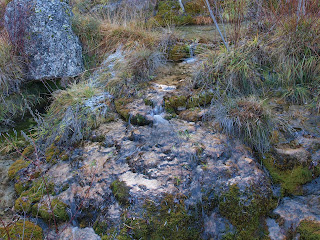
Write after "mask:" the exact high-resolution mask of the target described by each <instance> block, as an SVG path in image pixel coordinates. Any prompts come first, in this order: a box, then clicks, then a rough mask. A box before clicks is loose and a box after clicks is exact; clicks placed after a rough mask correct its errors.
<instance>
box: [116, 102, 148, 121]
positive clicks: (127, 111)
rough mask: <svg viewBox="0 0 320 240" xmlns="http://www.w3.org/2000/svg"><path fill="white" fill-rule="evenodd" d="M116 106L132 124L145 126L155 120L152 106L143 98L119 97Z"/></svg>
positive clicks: (122, 115)
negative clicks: (152, 114)
mask: <svg viewBox="0 0 320 240" xmlns="http://www.w3.org/2000/svg"><path fill="white" fill-rule="evenodd" d="M115 106H116V110H117V112H118V113H119V114H120V115H121V117H122V118H123V119H125V120H126V121H128V122H130V123H131V124H134V125H139V126H143V125H148V124H150V123H152V122H153V118H152V116H151V115H150V113H151V112H152V108H151V106H148V105H146V104H145V102H144V101H143V100H142V99H139V100H133V99H124V98H121V99H117V100H116V101H115Z"/></svg>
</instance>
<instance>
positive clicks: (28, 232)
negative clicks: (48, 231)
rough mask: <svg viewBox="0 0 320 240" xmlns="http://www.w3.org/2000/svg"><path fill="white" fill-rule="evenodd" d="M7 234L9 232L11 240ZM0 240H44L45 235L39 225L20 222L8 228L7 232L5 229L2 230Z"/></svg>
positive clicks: (0, 230)
mask: <svg viewBox="0 0 320 240" xmlns="http://www.w3.org/2000/svg"><path fill="white" fill-rule="evenodd" d="M7 232H9V238H8V233H7ZM0 239H5V240H7V239H11V240H18V239H19V240H20V239H33V240H42V239H43V234H42V229H41V228H40V227H39V226H38V225H36V224H34V223H32V222H29V221H23V220H19V221H18V222H16V223H14V224H13V225H12V226H10V227H8V228H7V231H6V230H5V229H4V228H0Z"/></svg>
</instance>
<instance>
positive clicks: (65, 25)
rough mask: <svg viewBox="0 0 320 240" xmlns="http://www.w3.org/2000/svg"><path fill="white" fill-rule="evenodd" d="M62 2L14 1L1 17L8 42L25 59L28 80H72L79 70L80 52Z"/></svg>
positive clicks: (80, 67) (80, 65) (81, 69)
mask: <svg viewBox="0 0 320 240" xmlns="http://www.w3.org/2000/svg"><path fill="white" fill-rule="evenodd" d="M71 17H72V12H71V9H70V7H69V6H68V3H67V2H65V1H59V0H54V1H49V0H27V1H22V0H14V1H11V2H10V3H9V4H8V6H7V9H6V13H5V26H6V29H7V30H8V32H9V35H10V38H11V39H12V40H13V42H14V43H15V44H16V45H17V47H18V48H21V49H19V50H20V51H23V54H24V56H26V57H27V58H28V61H27V62H28V72H27V77H28V78H29V79H31V80H40V79H49V78H61V77H73V76H77V75H79V74H80V73H81V72H82V71H83V70H84V68H83V61H82V48H81V45H80V42H79V40H78V38H77V37H76V36H75V34H74V33H73V31H72V28H71Z"/></svg>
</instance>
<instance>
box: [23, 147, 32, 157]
mask: <svg viewBox="0 0 320 240" xmlns="http://www.w3.org/2000/svg"><path fill="white" fill-rule="evenodd" d="M33 152H34V146H33V145H29V146H27V147H26V148H25V149H24V150H23V152H22V156H23V157H29V156H30V155H31V154H32V153H33Z"/></svg>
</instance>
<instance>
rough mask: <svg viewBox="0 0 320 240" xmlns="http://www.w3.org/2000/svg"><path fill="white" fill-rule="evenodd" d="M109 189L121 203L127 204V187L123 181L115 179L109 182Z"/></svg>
mask: <svg viewBox="0 0 320 240" xmlns="http://www.w3.org/2000/svg"><path fill="white" fill-rule="evenodd" d="M110 187H111V190H112V193H113V195H114V196H115V198H116V199H117V200H118V201H119V203H120V204H122V205H128V204H129V197H130V194H129V191H130V189H129V187H128V186H127V185H126V183H125V182H123V181H120V180H115V181H113V182H112V183H111V186H110Z"/></svg>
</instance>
